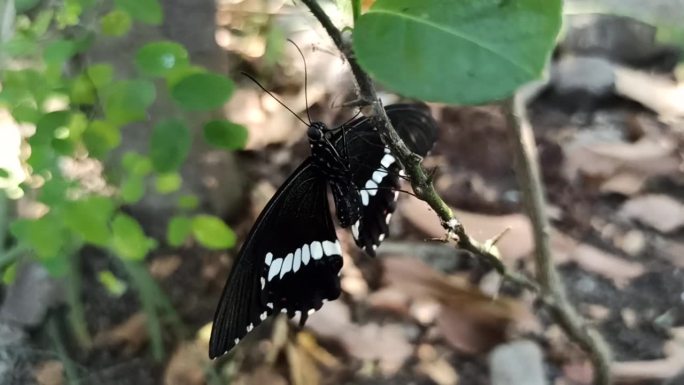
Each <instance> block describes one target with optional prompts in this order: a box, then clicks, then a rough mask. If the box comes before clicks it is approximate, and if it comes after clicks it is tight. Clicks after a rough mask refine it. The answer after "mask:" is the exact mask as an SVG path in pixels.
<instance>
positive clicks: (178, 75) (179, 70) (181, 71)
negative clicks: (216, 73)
mask: <svg viewBox="0 0 684 385" xmlns="http://www.w3.org/2000/svg"><path fill="white" fill-rule="evenodd" d="M203 73H207V70H206V68H203V67H199V66H193V65H188V66H185V67H174V68H173V69H171V70H170V71H169V72H168V73H167V74H166V75H165V77H166V86H167V87H168V88H169V89H170V90H171V89H173V87H175V86H176V84H178V83H179V82H180V81H181V80H183V79H185V78H186V77H188V76H190V75H194V74H203Z"/></svg>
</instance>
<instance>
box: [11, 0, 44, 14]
mask: <svg viewBox="0 0 684 385" xmlns="http://www.w3.org/2000/svg"><path fill="white" fill-rule="evenodd" d="M38 3H40V0H14V7H15V9H16V12H17V14H20V13H24V12H26V11H29V10H31V9H32V8H33V7H35V6H36V5H38Z"/></svg>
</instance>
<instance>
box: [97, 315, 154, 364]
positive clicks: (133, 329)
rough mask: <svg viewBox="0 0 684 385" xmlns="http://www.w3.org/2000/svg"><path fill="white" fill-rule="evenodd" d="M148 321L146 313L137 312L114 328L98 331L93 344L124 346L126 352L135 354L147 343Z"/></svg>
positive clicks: (99, 345) (98, 345)
mask: <svg viewBox="0 0 684 385" xmlns="http://www.w3.org/2000/svg"><path fill="white" fill-rule="evenodd" d="M146 323H147V317H146V316H145V313H143V312H138V313H135V314H133V315H132V316H130V317H129V318H128V319H127V320H126V321H124V322H122V323H120V324H119V325H116V326H115V327H114V328H112V329H109V330H103V331H101V332H100V333H98V334H97V335H96V336H95V338H94V342H93V344H94V345H95V346H96V347H113V346H123V347H124V354H126V355H130V354H133V353H135V352H137V351H139V350H140V349H141V348H142V347H143V346H144V345H145V344H146V343H147V340H148V334H147V324H146Z"/></svg>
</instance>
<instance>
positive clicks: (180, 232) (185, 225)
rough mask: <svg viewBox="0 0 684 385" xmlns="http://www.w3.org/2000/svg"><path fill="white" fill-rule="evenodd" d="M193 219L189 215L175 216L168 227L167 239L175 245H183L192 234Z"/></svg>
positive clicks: (170, 243)
mask: <svg viewBox="0 0 684 385" xmlns="http://www.w3.org/2000/svg"><path fill="white" fill-rule="evenodd" d="M191 231H192V221H191V220H190V218H188V217H183V216H175V217H173V218H171V221H169V226H168V228H167V229H166V241H167V242H168V243H169V245H171V246H173V247H178V246H181V245H182V244H183V243H185V240H186V239H188V236H190V232H191Z"/></svg>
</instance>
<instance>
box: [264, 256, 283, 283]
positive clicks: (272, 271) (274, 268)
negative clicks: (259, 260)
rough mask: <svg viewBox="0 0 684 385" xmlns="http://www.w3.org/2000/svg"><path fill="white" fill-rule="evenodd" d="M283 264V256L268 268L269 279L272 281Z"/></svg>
mask: <svg viewBox="0 0 684 385" xmlns="http://www.w3.org/2000/svg"><path fill="white" fill-rule="evenodd" d="M282 264H283V259H282V258H277V259H276V260H275V261H273V263H271V267H270V269H268V281H269V282H270V281H271V280H272V279H273V277H275V276H276V275H278V273H280V266H282Z"/></svg>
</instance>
